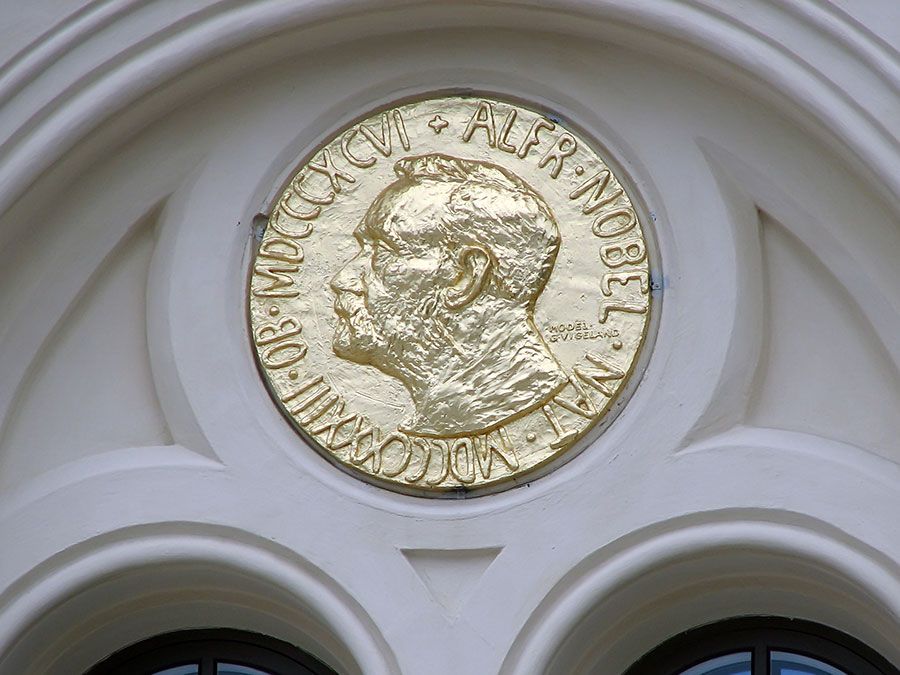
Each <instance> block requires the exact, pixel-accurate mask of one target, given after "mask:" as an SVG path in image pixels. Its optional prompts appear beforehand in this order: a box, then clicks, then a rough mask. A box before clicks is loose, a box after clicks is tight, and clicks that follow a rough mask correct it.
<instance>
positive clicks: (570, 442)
mask: <svg viewBox="0 0 900 675" xmlns="http://www.w3.org/2000/svg"><path fill="white" fill-rule="evenodd" d="M567 118H568V117H567V116H566V115H565V114H562V113H556V112H551V111H539V110H536V109H530V108H529V107H527V106H523V105H520V104H513V103H510V102H506V101H502V100H497V99H495V98H493V97H485V96H481V97H478V96H473V97H467V96H446V97H438V98H430V99H422V100H418V101H412V102H409V103H402V104H398V105H396V106H393V107H388V108H384V109H381V110H377V111H374V112H372V113H371V114H369V115H368V116H361V117H360V118H358V119H357V121H356V122H355V123H353V124H351V125H348V126H346V127H344V128H341V129H337V130H335V132H334V133H333V134H332V135H331V136H330V137H329V138H328V139H327V140H326V141H325V142H324V143H322V144H321V145H320V146H318V147H315V148H309V149H308V152H307V153H306V155H305V156H306V159H305V160H304V161H302V162H300V163H298V165H297V166H296V167H295V169H294V170H293V172H292V174H291V175H290V176H289V180H286V187H284V188H283V190H282V191H281V193H280V194H277V195H276V196H275V197H273V199H272V202H271V207H270V211H271V215H270V217H269V221H268V226H267V227H266V228H265V231H263V232H262V235H261V237H260V238H258V239H257V240H256V244H255V247H254V250H253V256H252V261H251V263H250V266H249V271H250V279H249V285H248V290H249V292H248V307H249V314H250V334H249V338H250V339H249V345H250V348H251V349H252V350H253V352H254V354H255V355H256V358H257V361H258V364H259V372H260V374H261V376H262V378H263V380H264V381H265V384H266V388H267V389H268V391H269V392H270V393H271V394H272V397H273V402H274V404H275V405H277V406H278V408H279V409H280V410H281V411H282V413H283V414H284V416H285V417H286V419H287V420H288V421H289V422H290V424H291V425H293V427H294V428H295V429H296V431H297V432H298V435H297V437H296V438H297V441H296V444H295V448H294V451H295V452H296V453H305V452H309V451H311V450H314V451H318V452H319V453H321V454H322V455H324V456H325V457H327V458H328V459H330V460H331V461H332V462H333V463H334V464H335V465H337V466H339V467H341V468H343V469H344V470H346V471H347V472H349V473H351V474H352V475H354V476H357V477H360V478H362V479H364V480H368V481H371V482H373V483H375V484H377V485H379V486H382V487H386V488H389V489H394V490H398V491H401V492H408V493H413V494H416V495H421V496H460V495H465V494H473V495H477V494H479V493H481V492H485V491H492V490H497V489H502V488H503V487H512V486H514V485H517V484H520V483H522V482H523V481H529V480H531V479H532V478H533V477H535V476H536V475H539V474H540V472H542V471H546V470H547V467H551V466H557V465H559V464H560V463H561V462H559V461H557V460H558V459H564V458H567V457H569V456H571V454H572V453H573V452H576V451H578V450H580V449H582V448H584V447H586V446H587V444H588V441H590V440H591V439H592V438H595V437H596V435H597V434H598V433H599V432H600V430H601V429H602V428H603V427H604V426H605V425H606V424H608V423H609V422H610V421H611V419H612V415H613V414H614V413H613V412H612V411H614V410H616V409H617V408H618V407H620V406H614V405H613V403H614V402H615V401H619V400H621V399H622V397H623V396H626V395H627V393H628V390H629V383H630V382H632V381H633V380H634V372H635V369H636V367H637V365H639V364H638V357H639V353H640V350H641V347H642V345H643V344H644V341H645V338H646V335H647V329H648V325H649V321H650V316H651V295H652V291H653V288H654V287H653V285H652V284H651V278H653V277H652V275H651V263H652V251H653V249H652V245H650V244H648V240H647V232H646V231H645V228H644V227H643V225H642V223H641V220H640V218H639V217H638V212H637V211H636V210H635V206H634V203H633V202H632V197H631V195H629V194H628V190H627V189H626V188H625V187H624V185H626V184H627V183H623V182H622V181H621V180H620V176H617V175H616V174H615V173H614V172H613V170H612V169H610V167H609V165H608V164H607V163H606V161H605V160H604V158H603V157H601V156H600V155H599V154H598V153H597V151H596V150H595V149H594V147H595V146H597V145H598V144H596V143H594V142H593V141H592V140H591V139H590V138H586V137H585V136H584V135H582V134H579V133H578V132H576V131H575V130H574V129H572V128H570V126H569V125H568V123H567V122H565V121H564V120H566V119H567Z"/></svg>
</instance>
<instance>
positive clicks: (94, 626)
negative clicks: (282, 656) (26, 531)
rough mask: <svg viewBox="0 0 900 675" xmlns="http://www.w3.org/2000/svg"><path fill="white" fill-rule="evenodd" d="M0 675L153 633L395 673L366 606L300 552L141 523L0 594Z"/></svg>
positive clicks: (91, 657) (82, 546)
mask: <svg viewBox="0 0 900 675" xmlns="http://www.w3.org/2000/svg"><path fill="white" fill-rule="evenodd" d="M4 604H5V605H6V606H7V609H6V610H5V611H4V614H3V616H2V617H0V653H2V654H3V657H2V658H0V672H21V673H25V672H41V673H47V674H48V675H49V674H51V673H59V674H63V673H71V672H82V671H83V670H85V669H87V668H89V667H90V666H92V665H93V664H94V663H97V662H99V661H100V660H102V659H103V658H105V657H106V656H108V655H109V654H111V653H113V652H115V651H117V650H119V649H121V648H123V647H125V646H127V645H129V644H132V643H134V642H137V641H140V640H142V639H145V638H148V637H152V636H153V635H157V634H161V633H165V632H169V631H174V630H182V629H189V628H202V627H226V628H238V629H243V630H250V631H257V632H262V633H264V634H268V635H272V636H273V637H277V638H279V639H282V640H284V641H286V642H289V643H291V644H294V645H296V646H298V647H299V648H301V649H304V650H306V651H308V652H310V653H311V654H313V655H314V656H316V657H317V658H321V659H322V660H324V661H325V662H326V663H328V664H330V665H331V666H333V667H335V668H337V669H338V670H339V671H340V672H342V673H363V672H365V673H366V674H367V675H368V673H379V674H380V673H384V674H388V673H398V672H399V668H398V665H397V663H396V661H395V660H394V657H393V653H392V651H391V649H390V647H389V646H388V645H387V644H386V642H385V641H384V638H383V637H382V636H381V634H380V633H379V631H378V630H377V628H375V626H374V624H373V623H372V621H371V619H369V617H368V616H367V614H366V613H365V611H364V610H362V608H361V607H360V606H359V605H358V604H357V603H356V602H355V601H354V600H353V599H352V598H351V597H350V595H349V594H348V593H347V592H346V591H345V590H344V589H343V588H341V587H340V586H339V585H338V584H337V583H336V582H335V581H334V580H333V579H332V578H331V577H329V576H328V574H327V573H326V572H324V571H323V570H322V569H320V568H318V567H316V566H314V565H312V564H311V563H309V562H308V561H307V560H305V559H304V558H303V557H302V556H301V555H300V554H298V553H296V552H294V551H289V550H286V549H284V548H282V547H280V546H278V545H277V544H274V543H272V542H270V541H262V540H260V539H258V538H257V537H256V536H255V535H250V534H248V533H246V532H243V531H239V530H235V529H233V528H225V527H217V526H211V525H201V524H196V523H193V524H192V523H186V522H185V523H160V524H150V525H140V526H135V527H131V528H125V529H123V530H120V531H116V532H111V533H107V534H105V535H102V536H99V537H96V538H95V539H91V540H87V541H84V542H81V543H79V544H78V545H76V546H74V547H73V548H72V549H70V550H66V551H62V552H60V553H59V554H57V555H55V556H53V557H52V558H50V559H49V560H47V561H45V562H44V563H42V564H41V565H40V566H38V567H37V568H35V569H34V570H32V571H31V572H29V573H28V574H27V575H26V576H25V577H23V578H21V579H20V580H19V581H18V582H17V583H16V584H14V585H13V586H12V587H11V588H10V589H9V590H8V591H7V592H6V593H4Z"/></svg>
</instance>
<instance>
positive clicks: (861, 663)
mask: <svg viewBox="0 0 900 675" xmlns="http://www.w3.org/2000/svg"><path fill="white" fill-rule="evenodd" d="M775 651H784V652H792V653H794V654H798V655H801V656H807V657H811V658H814V659H818V660H820V661H823V662H824V663H827V664H829V665H831V666H833V667H835V668H839V669H842V670H844V671H846V672H847V673H851V674H852V675H900V669H898V668H897V667H895V666H893V665H891V664H890V663H889V662H888V661H887V659H885V658H884V657H883V656H881V655H880V654H878V653H877V652H875V651H874V650H873V649H871V648H870V647H868V646H866V645H865V644H863V643H862V642H860V641H859V640H857V639H856V638H853V637H851V636H849V635H847V634H846V633H842V632H841V631H839V630H836V629H834V628H829V627H828V626H823V625H821V624H817V623H813V622H811V621H804V620H801V619H788V618H784V617H768V616H758V617H741V618H736V619H727V620H725V621H720V622H718V623H714V624H709V625H706V626H701V627H699V628H694V629H691V630H688V631H686V632H684V633H681V634H680V635H676V636H675V637H673V638H670V639H669V640H666V641H665V642H664V643H662V644H661V645H659V646H658V647H656V648H655V649H653V650H652V651H650V652H648V653H647V654H645V655H644V656H643V657H641V658H640V659H639V660H638V661H637V662H636V663H634V665H632V666H631V667H630V668H629V669H628V670H627V671H626V673H625V675H677V673H680V672H682V671H683V670H686V669H688V668H691V667H693V666H697V665H700V664H702V663H704V662H705V661H707V660H709V659H713V658H716V657H718V656H725V655H727V654H733V653H735V652H750V653H751V654H752V661H753V665H752V671H751V672H752V674H753V675H770V664H771V653H772V652H775Z"/></svg>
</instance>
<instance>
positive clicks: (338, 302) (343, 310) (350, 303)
mask: <svg viewBox="0 0 900 675" xmlns="http://www.w3.org/2000/svg"><path fill="white" fill-rule="evenodd" d="M364 309H365V304H364V303H363V301H362V298H357V297H355V296H354V295H352V294H348V293H335V298H334V313H335V314H337V315H338V316H339V317H340V318H342V319H349V318H351V317H353V316H354V315H355V314H357V313H359V312H361V311H362V310H364Z"/></svg>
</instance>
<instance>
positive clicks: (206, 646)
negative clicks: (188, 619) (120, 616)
mask: <svg viewBox="0 0 900 675" xmlns="http://www.w3.org/2000/svg"><path fill="white" fill-rule="evenodd" d="M86 675H336V673H335V672H334V671H333V670H332V669H331V668H329V667H328V666H326V665H325V664H324V663H322V662H321V661H319V660H317V659H316V658H314V657H313V656H310V655H309V654H307V653H306V652H303V651H301V650H299V649H297V648H296V647H292V646H291V645H289V644H288V643H286V642H282V641H280V640H276V639H274V638H270V637H266V636H264V635H257V634H255V633H247V632H244V631H238V630H228V629H215V630H189V631H180V632H178V633H167V634H165V635H159V636H157V637H154V638H150V639H149V640H144V641H143V642H140V643H138V644H136V645H132V646H130V647H127V648H125V649H123V650H122V651H120V652H117V653H115V654H113V655H112V656H110V657H109V658H108V659H106V660H104V661H102V662H101V663H99V664H97V665H96V666H94V667H93V668H91V669H90V670H89V671H88V672H87V673H86Z"/></svg>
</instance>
